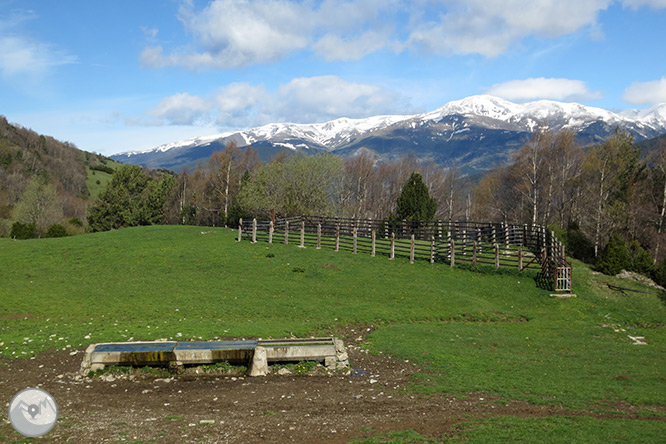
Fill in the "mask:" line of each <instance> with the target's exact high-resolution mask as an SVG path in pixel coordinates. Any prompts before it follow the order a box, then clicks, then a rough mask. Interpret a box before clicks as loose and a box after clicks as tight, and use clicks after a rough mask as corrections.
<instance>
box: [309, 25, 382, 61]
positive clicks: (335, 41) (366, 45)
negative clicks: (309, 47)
mask: <svg viewBox="0 0 666 444" xmlns="http://www.w3.org/2000/svg"><path fill="white" fill-rule="evenodd" d="M387 43H388V36H387V35H386V34H383V33H380V32H374V31H367V32H364V33H363V34H362V35H360V36H358V37H356V38H352V39H347V40H345V39H343V38H342V37H340V36H339V35H335V34H326V35H325V36H323V37H322V38H321V39H319V40H318V41H317V42H316V43H315V44H314V45H313V49H314V50H315V52H316V53H317V54H320V55H322V56H323V57H324V58H325V59H326V60H328V61H351V60H360V59H362V58H363V57H365V56H366V55H368V54H372V53H373V52H376V51H379V50H380V49H382V48H384V47H385V46H387Z"/></svg>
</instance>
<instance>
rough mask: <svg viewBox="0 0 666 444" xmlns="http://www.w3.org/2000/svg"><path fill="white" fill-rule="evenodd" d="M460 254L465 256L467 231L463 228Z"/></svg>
mask: <svg viewBox="0 0 666 444" xmlns="http://www.w3.org/2000/svg"><path fill="white" fill-rule="evenodd" d="M462 242H463V244H462V254H463V256H464V255H466V254H467V230H466V229H464V228H463V230H462Z"/></svg>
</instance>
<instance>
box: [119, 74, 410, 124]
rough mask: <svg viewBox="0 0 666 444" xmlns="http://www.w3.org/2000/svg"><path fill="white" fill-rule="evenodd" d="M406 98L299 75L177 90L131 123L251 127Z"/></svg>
mask: <svg viewBox="0 0 666 444" xmlns="http://www.w3.org/2000/svg"><path fill="white" fill-rule="evenodd" d="M405 107H406V104H405V100H404V99H403V98H402V97H401V96H400V95H399V94H397V93H395V92H393V91H390V90H387V89H385V88H382V87H380V86H377V85H370V84H363V83H353V82H348V81H346V80H344V79H341V78H339V77H337V76H319V77H302V78H296V79H293V80H291V81H290V82H288V83H285V84H283V85H280V86H279V87H278V88H277V89H276V90H275V91H269V90H268V89H266V88H265V87H264V86H262V85H252V84H250V83H246V82H237V83H231V84H229V85H226V86H224V87H221V88H219V89H218V90H216V91H214V92H213V93H212V94H211V96H210V97H200V96H194V95H190V94H188V93H179V94H175V95H172V96H169V97H166V98H164V99H162V100H161V101H160V102H159V103H158V104H157V105H156V106H155V107H154V108H153V109H151V110H150V111H148V112H147V115H148V116H152V117H154V118H157V119H158V120H157V121H155V120H146V119H145V118H141V117H139V118H136V117H135V118H130V119H129V120H127V123H128V124H132V125H146V126H149V125H155V124H168V125H206V124H209V123H211V122H215V123H216V124H217V125H218V126H219V127H221V128H225V129H231V128H250V127H254V126H259V125H263V124H266V123H271V122H294V123H314V122H324V121H328V120H332V119H336V118H339V117H349V118H362V117H368V116H373V115H378V114H395V113H399V112H404V111H405Z"/></svg>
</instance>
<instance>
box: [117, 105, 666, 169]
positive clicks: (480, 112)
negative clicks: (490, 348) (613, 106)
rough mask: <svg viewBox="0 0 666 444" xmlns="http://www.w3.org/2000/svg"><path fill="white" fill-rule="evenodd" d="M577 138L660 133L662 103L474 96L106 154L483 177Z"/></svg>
mask: <svg viewBox="0 0 666 444" xmlns="http://www.w3.org/2000/svg"><path fill="white" fill-rule="evenodd" d="M539 128H541V129H547V130H552V131H555V132H557V131H561V130H565V129H570V130H573V131H575V132H576V134H577V135H578V138H579V141H580V142H581V143H583V144H589V143H596V142H600V141H603V140H604V139H605V138H606V137H608V136H609V135H610V134H612V133H613V132H614V131H615V129H616V128H620V129H625V130H627V131H628V132H630V133H631V134H632V135H633V136H634V138H635V140H636V141H643V140H647V139H650V138H653V137H656V136H659V135H661V134H663V133H666V104H659V105H655V106H653V107H651V108H648V109H646V110H627V111H623V112H621V113H615V112H612V111H609V110H605V109H602V108H596V107H590V106H585V105H581V104H578V103H568V102H556V101H550V100H539V101H535V102H528V103H524V104H518V103H513V102H510V101H508V100H505V99H501V98H499V97H494V96H489V95H478V96H471V97H466V98H464V99H461V100H457V101H452V102H449V103H447V104H445V105H444V106H442V107H440V108H438V109H436V110H434V111H430V112H426V113H421V114H414V115H381V116H372V117H368V118H362V119H350V118H346V117H342V118H338V119H335V120H331V121H328V122H323V123H310V124H303V123H269V124H266V125H263V126H259V127H256V128H251V129H249V130H244V131H235V132H234V131H232V132H225V133H220V134H214V135H209V136H202V137H196V138H192V139H185V140H181V141H176V142H172V143H169V144H165V145H160V146H158V147H155V148H151V149H148V150H143V151H127V152H123V153H118V154H116V155H113V156H111V157H112V158H113V159H115V160H119V161H122V162H128V163H136V164H141V165H144V166H148V167H151V168H170V169H174V170H177V171H178V170H182V168H184V167H185V166H195V165H196V163H197V162H201V161H203V160H205V159H206V158H207V157H208V156H210V154H212V152H213V151H215V150H217V149H222V148H223V147H224V145H226V144H227V143H229V142H235V143H236V144H237V145H238V146H239V147H246V146H253V147H254V148H256V149H258V150H259V151H260V155H262V154H263V157H270V156H271V155H275V154H277V153H278V152H280V151H284V150H290V151H297V150H302V151H309V152H332V153H336V154H340V155H343V156H350V155H354V154H356V153H357V152H359V151H360V150H364V151H366V152H370V153H373V155H375V156H376V157H377V158H378V159H383V160H391V159H394V158H396V157H401V156H402V155H405V154H407V153H408V152H414V153H415V154H416V155H417V157H419V158H420V159H423V160H432V161H435V162H437V163H439V164H441V165H442V166H448V165H451V164H457V165H459V166H462V167H463V168H464V169H468V170H474V171H483V170H487V169H489V168H490V167H492V166H494V165H496V164H497V163H501V162H503V161H507V160H508V159H509V158H510V155H511V153H512V152H513V151H515V150H516V149H518V148H519V147H520V146H521V145H522V144H523V143H525V141H526V140H527V139H529V136H530V135H531V134H532V133H533V132H534V131H535V130H537V129H539Z"/></svg>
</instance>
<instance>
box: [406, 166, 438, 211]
mask: <svg viewBox="0 0 666 444" xmlns="http://www.w3.org/2000/svg"><path fill="white" fill-rule="evenodd" d="M436 212H437V202H435V199H433V198H432V197H431V196H430V193H429V192H428V187H426V185H425V183H423V178H422V177H421V175H420V174H419V173H412V175H411V176H410V177H409V179H408V180H407V182H406V183H405V186H404V187H403V188H402V193H400V196H399V197H398V209H397V217H398V219H399V220H407V221H420V220H432V219H433V218H434V217H435V213H436Z"/></svg>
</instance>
